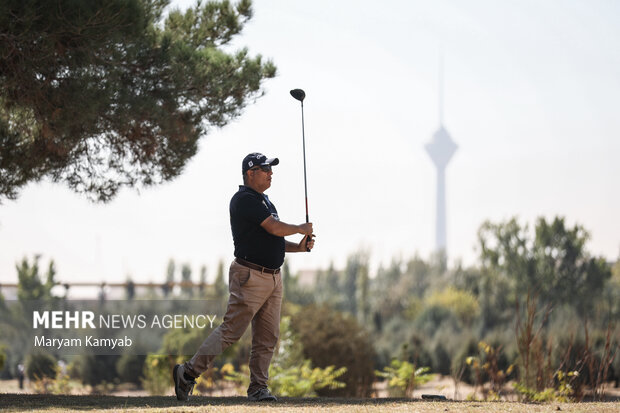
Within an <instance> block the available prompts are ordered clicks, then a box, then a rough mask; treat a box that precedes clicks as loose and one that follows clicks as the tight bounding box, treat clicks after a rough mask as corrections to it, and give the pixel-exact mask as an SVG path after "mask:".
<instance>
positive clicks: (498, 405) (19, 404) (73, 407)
mask: <svg viewBox="0 0 620 413" xmlns="http://www.w3.org/2000/svg"><path fill="white" fill-rule="evenodd" d="M0 411H3V412H4V411H6V412H18V411H42V412H43V411H46V412H64V411H89V412H110V411H114V412H116V411H127V412H138V411H146V412H153V413H154V412H168V411H170V412H172V411H174V412H248V413H249V412H252V413H255V412H265V413H267V412H299V413H301V412H304V413H305V412H308V413H310V412H330V413H331V412H333V413H345V412H346V413H348V412H403V413H404V412H455V413H456V412H492V413H494V412H555V411H564V412H574V413H577V412H584V413H586V412H587V413H612V412H613V413H617V412H619V411H620V403H619V402H613V403H612V402H603V403H546V404H525V403H517V402H450V401H441V402H426V401H421V400H416V399H413V400H411V399H335V398H286V397H284V398H281V399H280V401H278V402H277V403H251V402H248V401H247V400H246V399H245V398H243V397H192V398H191V399H190V401H189V402H185V403H182V402H177V401H176V399H175V398H174V397H163V396H159V397H115V396H54V395H37V394H28V395H26V394H12V393H9V394H7V393H5V394H0Z"/></svg>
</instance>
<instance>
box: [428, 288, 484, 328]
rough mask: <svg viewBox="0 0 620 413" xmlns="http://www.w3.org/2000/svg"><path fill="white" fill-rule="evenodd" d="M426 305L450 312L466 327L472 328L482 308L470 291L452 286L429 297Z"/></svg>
mask: <svg viewBox="0 0 620 413" xmlns="http://www.w3.org/2000/svg"><path fill="white" fill-rule="evenodd" d="M426 305H427V306H429V307H432V306H438V307H442V308H445V309H447V310H449V311H450V312H452V314H454V316H455V317H456V318H457V319H458V320H459V321H460V322H461V323H463V325H465V326H470V325H471V324H472V322H473V321H474V320H475V319H476V317H478V314H480V306H479V305H478V300H477V299H476V297H475V296H474V295H473V294H472V293H470V292H469V291H463V290H459V289H457V288H454V287H452V286H450V287H448V288H446V289H444V290H441V291H436V292H434V293H432V294H431V295H429V296H428V297H427V299H426Z"/></svg>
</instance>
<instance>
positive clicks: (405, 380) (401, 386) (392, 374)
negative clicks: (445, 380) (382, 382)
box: [375, 359, 435, 397]
mask: <svg viewBox="0 0 620 413" xmlns="http://www.w3.org/2000/svg"><path fill="white" fill-rule="evenodd" d="M430 371H431V369H430V367H419V368H416V366H415V365H413V364H412V363H409V362H408V361H401V360H397V359H394V360H392V362H391V363H390V365H389V366H386V367H384V368H383V371H375V374H376V375H377V376H378V377H382V378H384V379H387V381H388V391H389V394H390V397H413V390H414V389H415V388H416V387H417V386H419V385H421V384H424V383H428V382H429V381H431V380H433V378H434V377H435V375H434V374H429V372H430Z"/></svg>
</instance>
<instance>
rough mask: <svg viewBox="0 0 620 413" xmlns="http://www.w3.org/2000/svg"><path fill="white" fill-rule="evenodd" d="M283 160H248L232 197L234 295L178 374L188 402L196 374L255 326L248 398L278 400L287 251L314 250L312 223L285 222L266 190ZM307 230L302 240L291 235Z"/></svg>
mask: <svg viewBox="0 0 620 413" xmlns="http://www.w3.org/2000/svg"><path fill="white" fill-rule="evenodd" d="M279 162H280V161H279V160H278V158H267V157H266V156H265V155H263V154H261V153H256V152H255V153H251V154H249V155H247V156H246V157H245V158H244V159H243V163H242V166H241V172H242V174H243V185H240V186H239V191H238V192H237V193H235V195H234V196H233V197H232V199H231V201H230V226H231V229H232V234H233V241H234V244H235V259H234V261H233V262H232V264H231V265H230V272H229V275H228V277H229V289H230V297H229V299H228V307H227V309H226V314H225V315H224V321H223V322H222V324H221V325H220V326H219V327H217V328H216V329H215V330H214V331H213V332H212V333H211V334H210V335H209V336H208V337H207V338H206V339H205V341H204V342H203V343H202V345H201V346H200V348H199V349H198V351H197V352H196V354H195V355H194V357H192V359H191V360H189V361H187V362H185V363H184V364H177V365H176V366H175V367H174V369H173V372H172V376H173V379H174V390H175V393H176V396H177V399H178V400H187V399H188V397H189V395H190V394H191V392H192V390H193V388H194V384H195V383H196V382H195V378H196V377H199V376H200V375H201V374H202V373H203V372H204V371H205V370H207V368H209V367H210V366H211V365H212V362H213V359H214V358H215V356H216V355H218V354H220V353H221V352H222V351H224V350H225V349H226V348H227V347H228V346H230V345H231V344H233V343H235V342H236V341H237V340H239V338H240V337H241V335H242V334H243V333H244V332H245V330H246V329H247V327H248V325H249V324H250V323H251V324H252V350H251V353H250V386H249V388H248V399H249V400H252V401H275V400H276V397H275V396H274V395H272V394H271V393H270V392H269V389H268V388H267V380H268V378H269V364H270V363H271V358H272V356H273V352H274V350H275V346H276V344H277V341H278V335H279V332H280V305H281V302H282V279H281V274H280V266H281V265H282V263H283V262H284V253H285V252H303V251H310V250H312V248H313V247H314V239H313V237H314V235H313V233H312V223H310V222H306V223H304V224H300V225H292V224H287V223H285V222H282V221H280V218H279V217H278V211H277V210H276V207H275V206H274V205H273V203H272V202H271V201H270V200H269V198H268V197H267V195H265V194H264V192H265V190H267V189H268V188H269V187H270V186H271V178H272V175H273V171H272V169H271V168H272V166H275V165H277V164H278V163H279ZM293 234H303V235H304V237H303V238H302V240H301V241H300V242H299V243H293V242H290V241H287V240H285V239H284V237H285V236H288V235H293Z"/></svg>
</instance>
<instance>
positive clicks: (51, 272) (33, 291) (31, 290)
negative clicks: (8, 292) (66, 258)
mask: <svg viewBox="0 0 620 413" xmlns="http://www.w3.org/2000/svg"><path fill="white" fill-rule="evenodd" d="M39 258H40V257H39V256H38V255H37V256H35V257H34V259H33V261H32V263H30V262H29V261H28V259H27V258H23V259H22V262H21V263H20V264H19V265H16V266H15V268H16V269H17V279H18V287H17V298H18V299H19V300H20V301H22V302H23V301H27V300H51V299H53V296H52V288H53V287H54V284H55V280H54V277H55V275H56V268H55V266H54V261H53V260H52V261H50V263H49V266H48V269H47V275H46V280H45V283H43V282H42V281H41V276H40V275H39Z"/></svg>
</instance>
